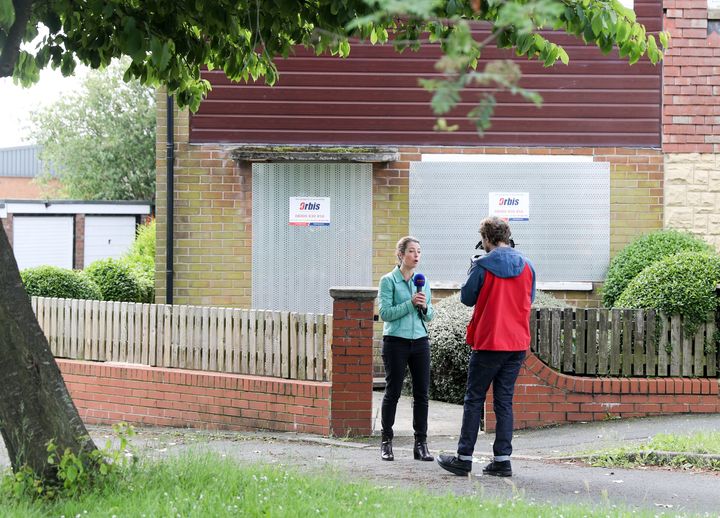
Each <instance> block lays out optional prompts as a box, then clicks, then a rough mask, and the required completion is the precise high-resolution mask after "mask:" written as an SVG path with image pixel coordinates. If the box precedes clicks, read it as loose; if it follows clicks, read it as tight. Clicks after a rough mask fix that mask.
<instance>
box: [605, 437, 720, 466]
mask: <svg viewBox="0 0 720 518" xmlns="http://www.w3.org/2000/svg"><path fill="white" fill-rule="evenodd" d="M591 463H592V464H593V465H596V466H623V467H633V466H671V467H675V468H683V469H693V468H695V469H704V470H713V471H720V432H698V433H693V434H687V435H671V434H657V435H655V436H654V437H653V438H652V439H651V440H650V441H649V442H647V443H644V444H640V445H634V446H626V447H622V448H617V449H613V450H606V451H599V452H593V453H592V454H591Z"/></svg>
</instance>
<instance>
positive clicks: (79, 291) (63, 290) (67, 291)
mask: <svg viewBox="0 0 720 518" xmlns="http://www.w3.org/2000/svg"><path fill="white" fill-rule="evenodd" d="M20 277H21V278H22V282H23V285H24V286H25V291H27V294H28V295H29V296H31V297H32V296H35V297H60V298H66V299H91V300H101V299H102V293H101V291H100V288H99V287H98V285H97V284H96V283H95V282H94V281H93V280H92V279H91V278H90V277H88V276H87V275H86V274H85V273H84V272H82V271H78V270H67V269H65V268H58V267H56V266H37V267H35V268H27V269H25V270H23V271H22V272H20Z"/></svg>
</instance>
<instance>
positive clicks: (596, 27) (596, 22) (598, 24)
mask: <svg viewBox="0 0 720 518" xmlns="http://www.w3.org/2000/svg"><path fill="white" fill-rule="evenodd" d="M590 26H591V27H592V31H593V34H594V35H595V36H600V33H602V30H603V21H602V15H600V13H596V14H595V15H593V19H592V22H591V24H590Z"/></svg>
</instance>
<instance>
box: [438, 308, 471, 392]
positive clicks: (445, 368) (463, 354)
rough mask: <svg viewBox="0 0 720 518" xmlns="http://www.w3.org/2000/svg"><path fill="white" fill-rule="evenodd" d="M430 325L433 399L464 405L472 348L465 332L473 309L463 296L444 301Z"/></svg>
mask: <svg viewBox="0 0 720 518" xmlns="http://www.w3.org/2000/svg"><path fill="white" fill-rule="evenodd" d="M433 305H434V307H435V316H434V318H433V319H432V320H431V321H430V322H428V336H429V337H430V399H432V400H435V401H446V402H448V403H455V404H462V402H463V398H464V397H465V385H466V383H467V372H468V359H469V355H470V346H469V345H467V344H466V343H465V332H466V330H467V325H468V322H470V317H471V316H472V311H473V308H469V307H467V306H465V305H464V304H463V303H462V302H460V294H455V295H452V296H450V297H447V298H444V299H442V300H440V301H439V302H438V303H437V304H433Z"/></svg>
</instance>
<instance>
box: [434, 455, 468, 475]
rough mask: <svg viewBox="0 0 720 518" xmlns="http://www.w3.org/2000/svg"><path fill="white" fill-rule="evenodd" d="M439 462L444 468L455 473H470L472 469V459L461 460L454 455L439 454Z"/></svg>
mask: <svg viewBox="0 0 720 518" xmlns="http://www.w3.org/2000/svg"><path fill="white" fill-rule="evenodd" d="M437 463H438V464H440V467H441V468H442V469H445V470H447V471H449V472H450V473H452V474H453V475H459V476H461V477H462V476H464V475H469V474H470V472H471V471H472V461H471V460H460V459H458V458H457V457H455V456H454V455H439V456H438V458H437Z"/></svg>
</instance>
